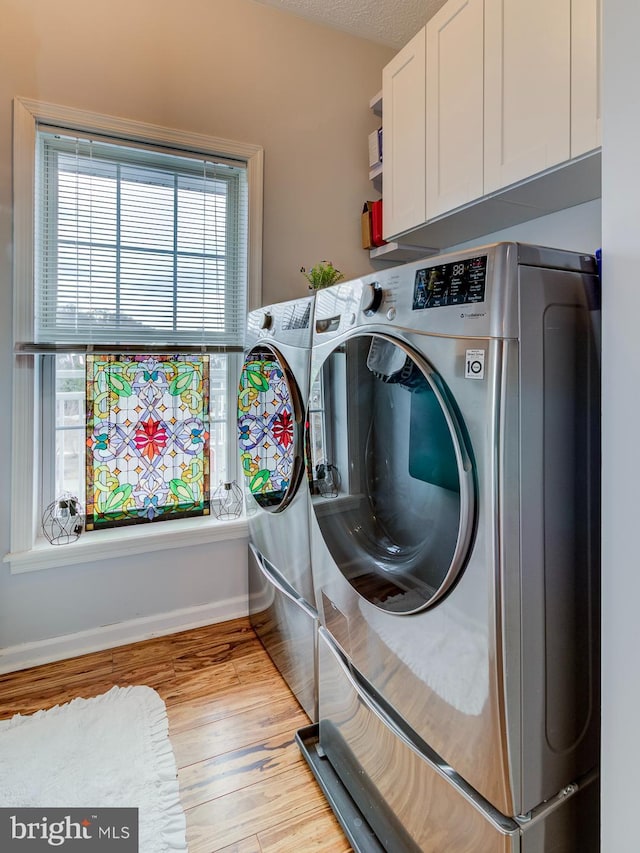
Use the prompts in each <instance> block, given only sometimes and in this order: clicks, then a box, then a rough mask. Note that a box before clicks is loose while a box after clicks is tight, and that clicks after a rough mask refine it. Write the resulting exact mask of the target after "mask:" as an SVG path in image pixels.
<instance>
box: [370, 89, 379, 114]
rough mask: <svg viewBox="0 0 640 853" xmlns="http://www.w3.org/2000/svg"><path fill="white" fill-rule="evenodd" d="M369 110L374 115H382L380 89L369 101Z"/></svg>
mask: <svg viewBox="0 0 640 853" xmlns="http://www.w3.org/2000/svg"><path fill="white" fill-rule="evenodd" d="M369 109H370V110H371V111H372V112H373V113H374V115H377V116H381V115H382V89H380V91H379V92H378V94H377V95H374V96H373V98H371V100H370V101H369Z"/></svg>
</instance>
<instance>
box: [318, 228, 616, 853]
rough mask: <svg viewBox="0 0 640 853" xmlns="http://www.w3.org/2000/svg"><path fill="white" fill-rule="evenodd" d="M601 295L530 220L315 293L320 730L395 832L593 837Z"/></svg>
mask: <svg viewBox="0 0 640 853" xmlns="http://www.w3.org/2000/svg"><path fill="white" fill-rule="evenodd" d="M598 319H599V279H598V278H597V275H596V266H595V261H594V259H593V258H592V257H591V256H585V255H581V254H577V253H570V252H562V251H559V250H552V249H546V248H541V247H534V246H528V245H523V244H517V243H501V244H493V245H490V246H485V247H480V248H476V249H469V250H465V251H462V252H459V253H451V254H447V255H441V256H439V257H434V258H429V259H427V260H425V261H422V262H414V263H411V264H407V265H404V266H401V267H397V268H394V269H389V270H386V271H382V272H379V273H376V274H373V275H369V276H366V277H364V278H362V279H358V280H355V281H352V282H347V283H344V284H339V285H336V286H334V287H332V288H329V289H327V290H325V291H321V292H320V293H319V294H318V296H317V299H316V308H315V332H314V339H313V353H312V367H311V376H312V381H313V382H316V383H319V384H320V385H321V386H322V389H323V400H324V417H323V421H322V434H321V435H319V434H315V433H314V424H311V423H310V427H309V429H310V435H309V439H308V443H309V444H315V445H317V444H319V443H324V452H325V455H326V458H327V461H328V464H329V465H330V466H331V467H332V469H333V470H334V471H335V472H336V481H337V483H338V487H337V489H336V492H335V497H334V498H333V500H331V501H327V500H321V499H319V498H316V497H313V498H312V505H311V506H312V512H311V528H310V529H311V549H312V551H311V553H312V567H313V575H314V582H315V593H316V602H317V605H318V610H319V614H320V621H321V623H322V626H323V627H322V631H321V643H320V646H321V657H320V673H319V679H320V722H319V740H320V747H321V749H322V750H323V755H326V756H327V759H328V761H329V762H330V764H331V766H332V768H333V770H334V771H335V772H336V773H337V774H338V776H339V777H340V779H341V780H342V783H343V784H344V785H345V786H346V787H347V789H348V791H349V793H350V794H351V796H352V797H353V798H354V799H355V800H356V802H357V803H358V804H359V805H360V807H361V808H362V809H364V810H365V811H366V812H367V815H366V816H367V819H368V820H369V821H370V822H371V824H372V825H373V826H374V828H375V829H377V832H378V834H379V835H380V836H381V837H384V838H391V839H393V841H391V842H389V846H388V847H387V846H386V845H384V846H385V849H389V850H393V851H394V853H398V851H401V850H405V849H407V850H412V849H417V850H426V851H442V850H447V853H462V851H467V850H477V849H482V850H483V853H484V851H493V850H496V851H498V850H500V851H502V850H509V851H516V850H522V851H525V850H526V851H527V853H528V851H536V853H538V851H539V853H541V852H542V851H551V850H554V851H556V850H558V851H559V850H562V851H566V853H569V851H571V853H578V851H580V853H584V851H586V850H592V849H597V848H595V847H593V844H595V843H596V842H595V839H596V838H597V829H596V831H595V833H594V832H593V826H592V824H590V823H589V820H590V819H591V818H592V817H593V815H594V814H597V807H595V808H593V807H592V805H591V802H592V801H593V799H594V797H593V792H594V791H596V790H597V784H596V781H594V779H596V777H597V767H598V731H599V716H598V708H599V698H598V696H599V693H598V670H599V662H598V649H599V641H598V608H599V563H598V555H599V544H598V530H599V354H598V346H597V341H598V336H597V325H598ZM315 429H317V427H316V428H315ZM312 479H313V471H310V472H309V477H308V480H309V481H310V482H312ZM348 685H350V686H348ZM381 721H382V722H381ZM381 728H382V729H384V731H385V732H386V735H385V736H383V735H382V734H381ZM405 753H406V755H405ZM416 756H417V758H416ZM409 759H410V761H409ZM587 783H588V784H587ZM585 785H586V786H587V788H588V789H589V791H590V792H591V793H590V795H586V794H584V793H583V791H584V786H585ZM578 791H581V792H582V793H581V796H580V797H579V798H572V795H575V794H577V792H578ZM570 801H571V804H570V805H569V802H570ZM595 801H596V803H597V795H596V796H595ZM372 804H373V805H372ZM478 814H481V815H482V816H483V820H485V821H488V825H489V828H488V829H487V832H488V837H490V838H491V839H492V841H488V840H485V841H483V846H482V847H481V848H479V847H474V846H473V842H472V841H469V840H465V833H464V832H463V831H462V830H463V827H464V822H465V815H467V818H468V819H469V825H470V826H471V825H472V824H473V823H474V821H473V820H472V819H471V818H474V820H475V817H477V815H478ZM394 826H395V827H396V829H393V827H394ZM534 829H535V831H534ZM396 830H397V832H398V833H399V834H397V835H394V832H396ZM580 833H582V834H580ZM583 836H584V837H583ZM589 838H591V839H592V840H591V841H590V840H589ZM434 839H435V840H434ZM541 839H542V840H541ZM577 839H580V842H579V843H578V841H577ZM585 839H586V840H585ZM525 842H526V843H525ZM469 844H471V846H468V845H469ZM411 845H415V847H414V846H411ZM554 845H555V846H554ZM563 845H564V846H563ZM580 845H582V846H580Z"/></svg>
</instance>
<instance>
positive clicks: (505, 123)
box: [484, 0, 571, 193]
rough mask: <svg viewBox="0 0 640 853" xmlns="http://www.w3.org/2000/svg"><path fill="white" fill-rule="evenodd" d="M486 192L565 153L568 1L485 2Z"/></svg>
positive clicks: (560, 158)
mask: <svg viewBox="0 0 640 853" xmlns="http://www.w3.org/2000/svg"><path fill="white" fill-rule="evenodd" d="M484 32H485V77H484V80H485V97H484V105H485V112H484V126H485V156H484V192H485V193H490V192H493V191H495V190H497V189H500V188H501V187H505V186H508V185H509V184H512V183H515V182H516V181H520V180H522V179H524V178H527V177H529V176H530V175H534V174H536V173H537V172H541V171H543V170H545V169H548V168H550V167H551V166H555V165H557V164H558V163H561V162H563V161H564V160H568V159H569V157H570V139H571V136H570V132H571V128H570V109H571V0H536V2H532V0H524V2H523V0H485V27H484Z"/></svg>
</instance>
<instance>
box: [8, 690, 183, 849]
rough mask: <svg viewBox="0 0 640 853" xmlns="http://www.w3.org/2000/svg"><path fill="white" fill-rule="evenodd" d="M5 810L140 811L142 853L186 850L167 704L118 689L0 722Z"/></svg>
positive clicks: (150, 695)
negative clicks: (34, 808)
mask: <svg viewBox="0 0 640 853" xmlns="http://www.w3.org/2000/svg"><path fill="white" fill-rule="evenodd" d="M0 806H9V807H12V808H19V807H40V808H44V807H47V808H54V807H59V808H90V807H92V806H93V807H99V808H113V807H129V808H138V809H139V812H138V821H139V838H140V844H139V851H140V853H177V851H186V850H187V845H186V840H185V839H186V824H185V817H184V812H183V810H182V806H181V804H180V799H179V796H178V782H177V778H176V762H175V758H174V755H173V750H172V748H171V743H170V741H169V737H168V721H167V712H166V707H165V704H164V702H163V701H162V699H161V698H160V696H159V695H158V694H157V693H156V691H155V690H152V689H151V688H150V687H113V688H112V689H111V690H110V691H109V692H108V693H105V694H103V695H102V696H97V697H96V698H95V699H74V700H73V702H69V703H68V704H67V705H61V706H56V707H55V708H52V709H51V710H49V711H38V712H37V713H36V714H31V715H29V716H21V715H20V714H17V715H16V716H15V717H13V718H12V719H11V720H3V721H0Z"/></svg>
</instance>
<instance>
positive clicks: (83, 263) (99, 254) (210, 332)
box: [35, 129, 247, 350]
mask: <svg viewBox="0 0 640 853" xmlns="http://www.w3.org/2000/svg"><path fill="white" fill-rule="evenodd" d="M35 231H36V263H35V278H36V280H35V295H36V296H35V335H36V341H35V343H36V346H37V345H38V344H40V345H42V347H43V349H46V348H47V345H56V346H64V345H72V346H74V347H78V348H83V347H85V346H91V345H93V344H97V345H104V346H106V345H110V346H118V345H123V346H128V347H131V345H139V346H141V347H145V348H146V347H156V346H157V347H163V348H166V347H167V346H170V347H172V348H173V347H175V348H176V349H178V350H179V349H180V347H181V346H182V347H185V348H188V347H193V346H198V347H202V348H203V349H207V348H212V349H224V350H235V349H238V348H239V346H240V344H241V341H242V334H243V329H244V322H245V316H246V313H245V312H246V290H247V282H246V278H247V263H246V257H247V180H246V168H245V166H244V164H242V163H238V164H236V163H230V162H227V161H222V160H221V161H220V162H213V161H211V160H210V159H208V158H203V157H198V156H191V155H185V154H184V153H182V152H167V151H162V150H155V149H152V148H144V147H132V146H131V145H130V144H117V143H112V142H108V141H103V140H96V139H91V138H82V137H79V136H71V135H69V136H67V135H65V134H64V133H58V132H51V131H48V130H44V129H39V131H38V139H37V168H36V222H35Z"/></svg>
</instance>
